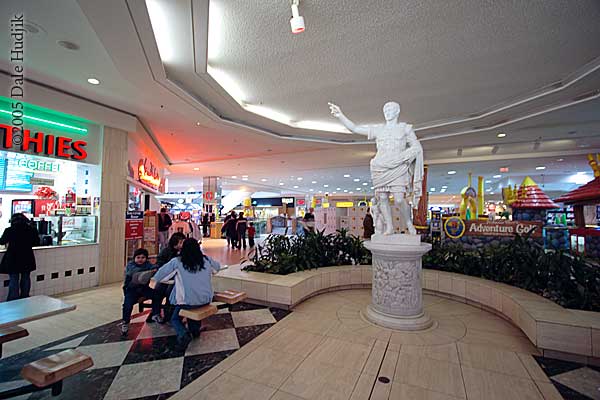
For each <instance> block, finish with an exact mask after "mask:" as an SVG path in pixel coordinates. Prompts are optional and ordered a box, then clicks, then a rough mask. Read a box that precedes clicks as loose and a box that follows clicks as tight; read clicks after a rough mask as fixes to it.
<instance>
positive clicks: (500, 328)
mask: <svg viewBox="0 0 600 400" xmlns="http://www.w3.org/2000/svg"><path fill="white" fill-rule="evenodd" d="M370 296H371V293H370V290H347V291H339V292H331V293H326V294H322V295H319V296H316V297H314V298H311V299H309V300H307V301H305V302H303V303H302V304H300V305H299V306H297V307H295V308H294V312H293V313H292V314H291V315H289V316H288V317H286V318H284V319H283V320H282V321H281V322H279V323H277V324H276V325H275V326H273V327H272V328H270V329H269V330H268V331H266V332H265V333H264V334H262V335H261V336H259V337H258V338H257V339H255V340H254V341H253V342H252V343H250V344H249V345H248V346H245V347H244V348H242V349H240V350H239V351H238V352H236V353H235V354H233V355H232V356H231V357H229V358H228V359H226V360H224V361H223V362H221V363H219V364H217V365H216V366H215V367H214V368H213V369H211V370H210V371H208V372H207V373H206V374H204V375H202V376H201V377H199V378H198V379H196V380H195V381H194V382H192V383H191V384H189V385H188V386H186V387H185V388H184V389H183V390H181V391H180V392H179V393H177V394H176V395H175V396H173V397H172V400H186V399H203V400H217V399H228V400H235V399H240V400H241V399H244V400H253V399H256V400H261V399H270V400H311V399H322V400H337V399H340V400H348V399H350V400H361V399H364V400H367V399H373V400H379V399H401V400H402V399H406V400H457V399H468V400H479V399H481V400H513V399H525V400H526V399H532V400H534V399H535V400H544V399H545V400H558V399H562V398H563V397H562V396H561V393H566V392H563V391H561V393H559V391H558V390H557V386H559V385H560V383H558V382H557V381H555V380H551V379H550V378H549V377H548V375H549V374H546V373H545V371H547V370H545V369H543V368H542V367H540V364H538V362H537V360H536V358H534V357H538V360H542V361H543V360H547V359H543V358H541V357H539V353H538V351H537V350H536V348H535V347H534V346H533V345H532V344H531V343H530V342H529V340H528V339H527V338H526V337H525V336H524V335H523V333H522V332H521V331H520V330H519V329H518V328H516V327H514V326H513V325H511V324H510V323H508V322H506V321H505V320H503V319H501V318H499V317H497V316H495V315H493V314H490V313H488V312H486V311H483V310H481V309H479V308H477V307H474V306H471V305H467V304H464V303H458V302H455V301H452V300H447V299H444V298H441V297H435V296H429V295H426V296H425V299H424V300H425V308H426V310H427V312H429V313H430V314H431V315H432V316H433V317H434V319H435V320H436V321H437V324H436V325H435V326H434V327H432V328H431V329H429V330H427V331H424V332H418V333H407V332H393V331H390V330H386V329H382V328H379V327H376V326H373V325H371V324H370V323H368V322H366V321H364V320H363V319H362V318H361V315H360V312H361V310H362V309H364V307H365V306H366V305H367V304H368V303H369V301H370ZM579 367H580V366H579ZM579 367H578V368H579ZM560 372H568V370H567V371H564V370H560ZM587 376H588V377H589V378H590V379H595V377H592V376H591V373H588V375H587ZM381 378H384V379H381ZM568 378H569V377H567V378H565V379H568ZM571 379H572V378H571ZM597 382H598V381H597ZM564 395H565V397H564V398H566V399H583V398H589V397H567V396H568V394H564Z"/></svg>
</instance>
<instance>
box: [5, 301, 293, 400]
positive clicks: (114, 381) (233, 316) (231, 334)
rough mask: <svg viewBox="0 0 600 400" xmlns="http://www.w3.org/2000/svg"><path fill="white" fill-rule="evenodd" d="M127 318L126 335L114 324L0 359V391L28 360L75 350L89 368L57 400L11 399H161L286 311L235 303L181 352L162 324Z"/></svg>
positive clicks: (15, 381)
mask: <svg viewBox="0 0 600 400" xmlns="http://www.w3.org/2000/svg"><path fill="white" fill-rule="evenodd" d="M148 313H149V311H145V312H144V313H142V314H138V315H136V316H134V318H132V321H131V324H130V328H129V333H128V335H127V337H125V338H123V337H121V334H120V330H119V327H118V324H119V321H115V322H112V323H110V324H106V325H102V326H100V327H97V328H95V329H92V330H89V331H86V332H83V333H80V334H78V335H74V336H71V337H68V338H65V339H63V340H60V341H57V342H54V343H51V344H48V345H45V346H41V347H38V348H36V349H33V350H30V351H27V352H24V353H20V354H17V355H14V356H12V357H8V358H6V359H3V360H0V391H1V390H6V389H12V388H14V387H19V386H21V385H25V384H27V383H28V382H26V381H24V380H22V379H21V377H20V370H21V368H22V367H23V365H25V364H26V363H28V362H31V361H34V360H37V359H40V358H43V357H47V356H49V355H51V354H54V353H57V352H60V351H62V350H64V349H71V348H76V349H77V350H79V351H81V352H83V353H85V354H88V355H89V356H91V357H92V359H93V360H94V366H93V367H92V368H90V369H88V370H86V371H84V372H83V373H81V374H79V375H77V376H74V377H71V378H68V379H67V380H65V382H64V389H63V393H62V394H61V396H60V397H51V395H50V391H49V390H46V391H43V392H38V393H34V394H30V395H25V396H20V397H17V399H20V400H21V399H29V400H33V399H46V398H48V399H50V398H53V399H73V400H74V399H77V400H80V399H84V398H85V399H86V400H94V399H106V400H109V399H112V400H117V399H118V400H125V399H137V400H142V399H143V400H149V399H166V398H168V397H170V396H171V395H172V394H174V393H176V392H177V391H179V390H180V389H182V388H183V387H184V386H186V385H187V384H188V383H190V382H192V381H193V380H195V379H196V378H198V377H199V376H201V375H202V374H204V373H205V372H206V371H208V370H209V369H211V368H212V367H213V366H215V365H216V364H218V363H219V362H221V361H222V360H224V359H225V358H227V357H228V356H230V355H231V354H232V353H234V352H235V351H236V350H237V349H239V348H240V347H242V346H244V345H245V344H246V343H248V342H250V341H251V340H252V339H254V338H255V337H257V336H258V335H260V334H261V333H262V332H264V331H265V330H267V329H268V328H269V327H271V326H272V325H273V324H275V323H276V322H277V321H279V320H280V319H282V318H283V317H285V316H286V315H287V314H288V313H289V311H285V310H281V309H276V308H266V307H262V306H256V305H252V304H248V303H238V304H235V305H233V306H232V307H231V309H230V311H229V310H220V311H219V313H218V314H216V315H213V316H211V317H209V318H208V319H206V320H204V321H203V322H202V333H201V335H200V338H199V339H195V340H193V341H192V343H191V344H190V345H189V346H188V348H187V350H186V351H185V353H184V352H181V351H177V350H175V346H174V345H175V343H176V341H177V340H176V336H175V331H174V330H173V328H172V327H171V326H170V325H168V324H165V325H160V324H156V323H153V324H147V323H145V320H146V317H147V314H148Z"/></svg>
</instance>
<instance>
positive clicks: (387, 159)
mask: <svg viewBox="0 0 600 400" xmlns="http://www.w3.org/2000/svg"><path fill="white" fill-rule="evenodd" d="M329 108H330V110H331V114H332V115H333V116H334V117H336V118H338V119H339V120H340V122H341V123H342V124H343V125H344V126H345V127H346V128H348V130H350V131H351V132H353V133H357V134H361V135H367V137H368V138H369V139H375V143H376V144H377V154H375V157H374V158H373V159H372V160H371V179H372V180H373V186H374V187H375V196H376V197H377V198H378V199H379V211H380V212H381V214H382V215H383V220H384V222H385V223H384V226H385V228H384V231H383V232H381V231H378V229H377V226H375V233H379V234H381V233H383V234H384V235H391V234H393V233H394V227H393V224H392V221H393V220H392V210H391V207H390V202H389V197H390V194H392V195H393V196H394V200H395V202H396V204H398V205H399V206H400V213H401V218H402V221H401V224H400V225H401V226H406V227H407V229H408V233H410V234H412V235H415V234H416V233H417V231H416V229H415V227H414V225H413V224H412V216H411V207H410V204H409V203H412V205H413V207H414V208H416V207H417V206H418V204H419V199H420V198H421V185H422V181H423V174H424V172H423V148H422V147H421V144H420V143H419V140H418V139H417V136H416V135H415V131H414V130H413V129H412V125H410V124H407V123H404V122H399V121H398V116H399V115H400V104H398V103H395V102H388V103H385V105H384V106H383V115H384V116H385V124H380V125H356V124H354V122H352V121H350V120H349V119H348V118H347V117H346V116H345V115H344V114H343V113H342V111H341V110H340V108H339V107H338V106H337V105H335V104H333V103H329Z"/></svg>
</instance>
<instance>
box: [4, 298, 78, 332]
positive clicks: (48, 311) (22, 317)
mask: <svg viewBox="0 0 600 400" xmlns="http://www.w3.org/2000/svg"><path fill="white" fill-rule="evenodd" d="M75 307H76V306H75V305H74V304H67V303H65V302H64V301H61V300H59V299H55V298H53V297H49V296H33V297H28V298H25V299H19V300H13V301H7V302H4V303H0V328H6V327H9V326H15V325H19V324H23V323H25V322H29V321H34V320H36V319H42V318H46V317H50V316H52V315H56V314H62V313H65V312H68V311H73V310H74V309H75Z"/></svg>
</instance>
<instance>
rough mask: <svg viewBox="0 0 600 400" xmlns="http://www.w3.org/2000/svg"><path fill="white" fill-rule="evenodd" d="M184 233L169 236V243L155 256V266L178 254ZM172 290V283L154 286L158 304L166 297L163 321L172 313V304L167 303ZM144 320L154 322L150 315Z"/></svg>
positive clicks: (168, 318)
mask: <svg viewBox="0 0 600 400" xmlns="http://www.w3.org/2000/svg"><path fill="white" fill-rule="evenodd" d="M185 239H186V238H185V235H184V234H183V233H181V232H175V233H174V234H172V235H171V237H170V238H169V243H168V244H167V246H166V247H165V248H163V249H162V250H161V251H160V253H158V256H157V257H156V264H155V265H156V268H160V267H162V266H163V265H165V264H166V263H168V262H169V261H171V260H172V259H173V258H175V257H177V256H178V255H179V252H180V251H181V248H182V247H183V241H184V240H185ZM172 290H173V285H167V284H166V283H158V284H157V285H156V287H155V288H154V291H155V292H156V298H157V301H158V302H159V304H162V300H163V299H164V298H165V297H166V298H167V304H166V305H165V308H164V311H165V314H164V319H163V321H168V320H170V319H171V315H172V313H173V306H172V304H170V303H169V296H170V295H171V291H172ZM146 322H150V323H152V322H154V320H153V319H152V315H148V318H147V319H146Z"/></svg>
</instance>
